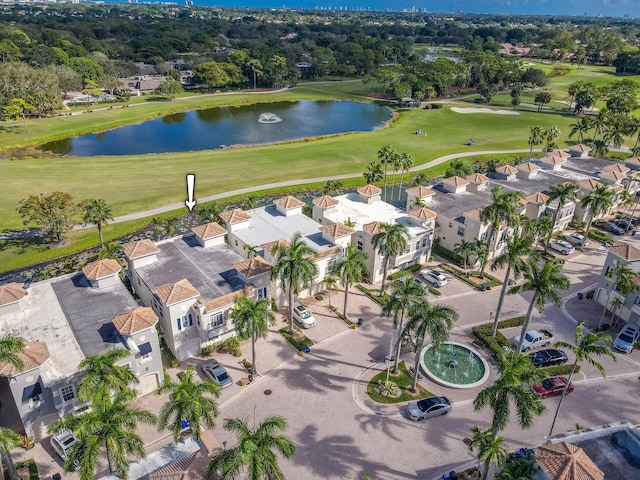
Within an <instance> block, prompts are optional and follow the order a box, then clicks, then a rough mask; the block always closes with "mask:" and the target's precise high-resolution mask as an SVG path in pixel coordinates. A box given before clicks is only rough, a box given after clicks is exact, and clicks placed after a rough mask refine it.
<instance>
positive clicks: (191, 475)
mask: <svg viewBox="0 0 640 480" xmlns="http://www.w3.org/2000/svg"><path fill="white" fill-rule="evenodd" d="M201 463H203V465H199V464H201ZM208 463H209V459H207V458H206V457H205V455H204V453H203V452H202V450H196V451H195V452H192V453H190V454H189V455H187V456H186V457H182V458H181V459H179V460H176V461H174V462H171V463H169V464H167V465H165V466H164V467H162V468H161V469H159V470H156V471H155V472H153V473H150V474H149V476H148V477H149V480H198V479H202V478H205V475H206V474H205V472H204V470H205V469H206V466H207V464H208ZM203 467H205V468H204V469H203Z"/></svg>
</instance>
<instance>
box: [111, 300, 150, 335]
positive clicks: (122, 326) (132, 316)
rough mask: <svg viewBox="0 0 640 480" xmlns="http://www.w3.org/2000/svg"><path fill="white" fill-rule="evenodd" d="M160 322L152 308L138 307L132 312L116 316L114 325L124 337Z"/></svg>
mask: <svg viewBox="0 0 640 480" xmlns="http://www.w3.org/2000/svg"><path fill="white" fill-rule="evenodd" d="M157 322H158V316H157V315H156V314H155V313H154V311H153V309H152V308H151V307H138V308H136V309H135V310H131V311H130V312H123V313H119V314H117V315H116V318H114V319H113V325H114V327H116V329H117V330H118V332H120V333H121V334H123V335H132V334H134V333H136V332H140V331H142V330H146V329H147V328H150V327H153V326H154V325H155V324H156V323H157Z"/></svg>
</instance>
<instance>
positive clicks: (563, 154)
mask: <svg viewBox="0 0 640 480" xmlns="http://www.w3.org/2000/svg"><path fill="white" fill-rule="evenodd" d="M547 155H551V156H552V157H560V158H563V159H564V158H569V157H571V154H570V153H569V152H567V151H565V150H560V149H559V148H554V149H553V150H551V151H550V152H549V153H548V154H547Z"/></svg>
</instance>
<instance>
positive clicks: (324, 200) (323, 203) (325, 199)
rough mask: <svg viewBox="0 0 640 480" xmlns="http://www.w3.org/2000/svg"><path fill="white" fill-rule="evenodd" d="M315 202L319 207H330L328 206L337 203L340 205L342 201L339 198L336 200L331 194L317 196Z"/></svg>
mask: <svg viewBox="0 0 640 480" xmlns="http://www.w3.org/2000/svg"><path fill="white" fill-rule="evenodd" d="M312 202H313V204H314V205H315V206H317V207H320V208H328V207H333V206H335V205H338V203H340V202H339V201H338V200H336V199H335V198H333V197H330V196H329V195H323V196H321V197H316V198H314V199H313V200H312Z"/></svg>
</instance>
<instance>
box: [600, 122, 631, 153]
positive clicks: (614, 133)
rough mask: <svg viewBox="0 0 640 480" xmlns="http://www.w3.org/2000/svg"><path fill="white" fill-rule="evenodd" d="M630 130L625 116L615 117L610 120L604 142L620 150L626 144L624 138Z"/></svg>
mask: <svg viewBox="0 0 640 480" xmlns="http://www.w3.org/2000/svg"><path fill="white" fill-rule="evenodd" d="M628 130H629V126H628V124H627V120H626V116H625V115H615V116H612V118H610V119H609V123H608V125H607V128H606V130H605V132H604V135H603V137H602V140H604V141H605V142H606V143H607V144H610V145H613V146H614V148H620V147H621V146H622V145H623V144H624V137H625V135H626V134H627V132H628Z"/></svg>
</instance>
